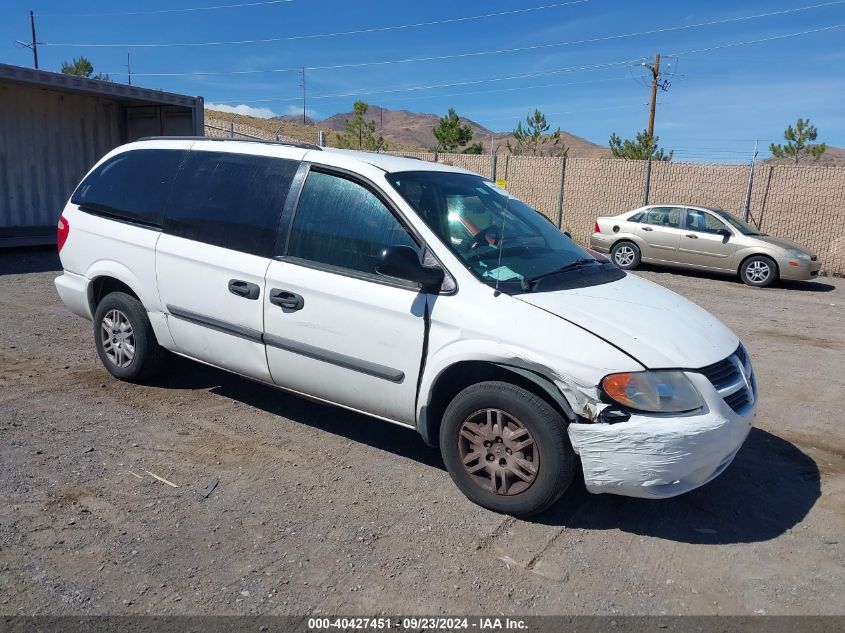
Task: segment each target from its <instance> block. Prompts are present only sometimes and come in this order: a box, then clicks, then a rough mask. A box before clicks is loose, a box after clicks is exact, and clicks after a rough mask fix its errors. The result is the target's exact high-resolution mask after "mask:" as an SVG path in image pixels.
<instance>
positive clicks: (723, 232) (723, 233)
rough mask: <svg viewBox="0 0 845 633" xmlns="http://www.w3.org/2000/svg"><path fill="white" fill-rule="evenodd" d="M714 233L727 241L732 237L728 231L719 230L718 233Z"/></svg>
mask: <svg viewBox="0 0 845 633" xmlns="http://www.w3.org/2000/svg"><path fill="white" fill-rule="evenodd" d="M716 233H718V234H719V235H721V236H722V237H725V238H728V239H730V237H731V236H732V235H733V233H731V230H730V229H719V230H718V231H716Z"/></svg>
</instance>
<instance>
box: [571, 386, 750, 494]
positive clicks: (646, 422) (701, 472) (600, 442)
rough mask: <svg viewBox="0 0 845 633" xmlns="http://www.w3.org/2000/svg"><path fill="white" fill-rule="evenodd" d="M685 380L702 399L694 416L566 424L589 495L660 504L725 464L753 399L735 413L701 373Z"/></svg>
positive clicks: (743, 432) (744, 429) (741, 436)
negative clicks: (614, 495)
mask: <svg viewBox="0 0 845 633" xmlns="http://www.w3.org/2000/svg"><path fill="white" fill-rule="evenodd" d="M687 377H688V378H689V379H690V381H691V382H692V383H693V384H694V385H695V386H696V388H697V389H698V390H699V393H701V395H702V396H703V398H704V401H705V405H704V407H703V408H702V409H701V410H699V411H696V412H695V413H693V414H686V415H684V414H678V415H665V414H662V415H658V414H635V415H632V416H631V418H630V419H629V420H628V421H626V422H619V423H617V424H601V423H593V424H581V423H573V424H570V425H569V437H570V440H571V441H572V446H573V448H574V449H575V452H576V453H578V454H579V455H580V457H581V464H582V467H583V469H584V481H585V483H586V486H587V490H589V491H590V492H592V493H596V494H598V493H612V494H618V495H625V496H629V497H643V498H651V499H660V498H666V497H674V496H676V495H679V494H683V493H685V492H688V491H690V490H693V489H695V488H698V487H699V486H702V485H704V484H706V483H707V482H708V481H711V480H712V479H714V478H715V477H717V476H718V475H720V474H721V473H722V472H723V471H724V470H725V469H726V468H727V467H728V465H730V463H731V461H733V458H734V457H735V456H736V454H737V452H738V451H739V448H740V447H741V446H742V443H743V442H744V441H745V438H746V437H747V436H748V433H749V431H750V430H751V423H752V421H753V419H754V416H755V414H756V410H757V397H756V395H757V394H756V386H755V385H754V384H753V381H752V382H751V383H750V384H749V385H748V388H749V390H750V392H751V393H752V394H753V398H752V400H751V402H750V403H749V404H747V405H746V406H745V407H744V408H743V409H741V410H740V411H739V412H735V411H734V410H733V409H732V408H731V407H730V406H729V405H728V403H727V402H726V401H725V400H724V399H723V398H722V397H721V396H720V395H719V393H717V391H716V389H715V388H714V387H713V385H712V384H711V383H710V382H709V381H708V380H707V378H705V377H704V376H702V375H701V374H698V373H694V372H688V373H687Z"/></svg>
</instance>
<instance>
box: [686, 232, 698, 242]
mask: <svg viewBox="0 0 845 633" xmlns="http://www.w3.org/2000/svg"><path fill="white" fill-rule="evenodd" d="M687 237H688V238H690V239H691V240H697V239H698V236H697V235H696V234H695V233H687Z"/></svg>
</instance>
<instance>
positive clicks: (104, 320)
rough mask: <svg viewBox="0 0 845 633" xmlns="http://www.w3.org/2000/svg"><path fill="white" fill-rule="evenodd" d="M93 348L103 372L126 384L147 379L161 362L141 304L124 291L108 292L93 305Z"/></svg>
mask: <svg viewBox="0 0 845 633" xmlns="http://www.w3.org/2000/svg"><path fill="white" fill-rule="evenodd" d="M94 345H95V346H96V348H97V354H98V355H99V356H100V361H101V362H102V363H103V366H104V367H105V368H106V370H107V371H108V372H109V373H110V374H111V375H112V376H114V377H115V378H117V379H118V380H124V381H126V382H144V381H146V380H149V379H150V378H152V377H153V376H154V375H155V374H156V373H158V371H159V370H160V368H161V364H162V361H163V359H164V349H163V348H161V347H160V346H159V344H158V341H157V340H156V337H155V333H154V332H153V326H152V325H151V324H150V319H149V318H148V317H147V311H146V310H145V309H144V306H143V304H141V302H140V301H138V300H137V299H136V298H135V297H133V296H131V295H128V294H126V293H125V292H112V293H109V294H107V295H106V296H105V297H103V299H102V300H101V301H100V303H99V305H97V310H96V311H95V313H94Z"/></svg>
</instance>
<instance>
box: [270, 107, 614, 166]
mask: <svg viewBox="0 0 845 633" xmlns="http://www.w3.org/2000/svg"><path fill="white" fill-rule="evenodd" d="M353 116H354V114H353V113H352V112H339V113H337V114H335V115H332V116H330V117H328V118H326V119H322V120H314V119H310V118H307V119H306V125H308V126H313V127H316V128H318V129H325V130H334V131H336V132H343V131H345V130H346V121H347V119H351V118H352V117H353ZM364 118H365V119H366V120H368V121H372V122H373V123H374V124H375V128H376V134H377V135H381V136H383V137H384V138H385V139H386V140H387V141H388V143H390V144H392V145H396V146H397V147H403V148H411V147H415V148H418V149H423V150H425V149H428V148H430V147H433V146H435V145H437V140H436V139H435V138H434V133H433V131H432V130H433V129H434V127H435V126H436V125H437V123H438V121H439V120H440V115H437V114H425V113H420V112H410V111H408V110H388V109H387V108H381V107H379V106H376V105H371V106H370V107H369V109H368V110H367V114H366V115H365V116H364ZM275 120H281V121H285V122H287V123H296V124H299V125H302V116H300V115H288V116H283V117H277V118H276V119H275ZM461 122H462V123H466V124H467V125H469V127H470V129H471V130H472V140H471V141H470V142H471V143H479V142H480V143H481V145H482V148H483V151H482V153H484V154H489V153H490V143H491V141H492V142H493V143H494V144H495V147H496V151H497V152H502V153H504V152H507V143H508V141H510V143H511V144H512V145H513V144H514V138H513V134H512V133H510V132H494V131H493V130H490V129H488V128H486V127H484V126H483V125H480V124H478V123H476V122H475V121H473V120H471V119H467V118H464V117H461ZM560 136H561V140H562V142H563V143H564V144H565V145H566V146H568V147H569V156H573V157H574V156H579V157H587V158H606V157H609V156H610V150H608V149H607V147H604V146H601V145H596V144H595V143H591V142H590V141H588V140H586V139H584V138H581V137H580V136H575V135H574V134H570V133H569V132H564V131H561V133H560Z"/></svg>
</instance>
